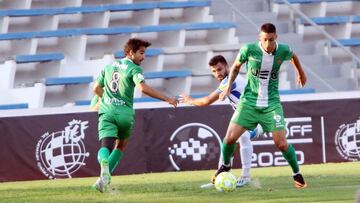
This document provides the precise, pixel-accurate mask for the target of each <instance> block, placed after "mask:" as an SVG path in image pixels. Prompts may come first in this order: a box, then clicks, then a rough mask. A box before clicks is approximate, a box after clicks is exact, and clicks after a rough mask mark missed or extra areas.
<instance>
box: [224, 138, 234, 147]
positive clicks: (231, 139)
mask: <svg viewBox="0 0 360 203" xmlns="http://www.w3.org/2000/svg"><path fill="white" fill-rule="evenodd" d="M235 142H236V139H233V138H232V137H231V136H225V138H224V143H225V144H227V145H230V144H234V143H235Z"/></svg>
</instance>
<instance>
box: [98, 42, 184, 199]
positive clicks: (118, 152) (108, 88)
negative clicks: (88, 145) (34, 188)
mask: <svg viewBox="0 0 360 203" xmlns="http://www.w3.org/2000/svg"><path fill="white" fill-rule="evenodd" d="M150 45H151V44H150V43H149V42H147V41H144V40H141V39H137V38H132V39H129V40H128V41H127V43H126V44H125V46H124V52H125V58H123V59H121V60H119V61H115V62H114V63H112V64H110V65H107V66H106V67H105V68H104V69H103V70H102V71H101V73H100V75H99V76H98V78H97V81H96V83H95V85H94V92H95V94H96V95H97V96H98V98H99V100H100V108H99V125H98V131H99V140H100V142H101V148H100V149H99V151H98V156H97V158H98V161H99V164H100V166H101V172H100V178H99V179H98V180H97V181H96V183H95V184H94V186H93V187H94V188H95V189H97V190H99V191H100V192H104V191H106V189H107V187H108V185H109V184H110V182H111V175H110V173H111V172H113V171H114V169H115V167H116V166H117V165H118V163H119V162H120V160H121V158H122V157H123V155H124V149H125V147H126V145H127V143H128V140H129V137H130V134H131V130H132V127H133V125H134V114H135V112H134V109H133V99H134V88H135V86H136V87H138V88H139V89H140V90H141V91H142V92H143V93H144V94H147V95H149V96H151V97H154V98H157V99H160V100H163V101H166V102H167V103H169V104H170V105H172V106H174V107H176V106H177V103H178V101H177V100H176V98H175V97H174V98H170V97H168V96H166V95H164V94H162V93H160V92H159V91H157V90H155V89H153V88H151V87H150V86H148V85H147V84H146V83H145V79H144V76H143V70H142V68H141V67H140V64H141V62H142V61H143V60H144V59H145V55H144V54H145V50H146V48H147V47H149V46H150Z"/></svg>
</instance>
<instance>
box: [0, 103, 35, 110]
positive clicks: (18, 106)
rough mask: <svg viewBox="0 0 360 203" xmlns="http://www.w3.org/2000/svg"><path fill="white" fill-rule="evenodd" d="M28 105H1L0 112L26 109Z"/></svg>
mask: <svg viewBox="0 0 360 203" xmlns="http://www.w3.org/2000/svg"><path fill="white" fill-rule="evenodd" d="M28 108H29V104H28V103H19V104H1V105H0V110H10V109H28Z"/></svg>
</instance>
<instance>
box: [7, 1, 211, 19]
mask: <svg viewBox="0 0 360 203" xmlns="http://www.w3.org/2000/svg"><path fill="white" fill-rule="evenodd" d="M210 4H211V1H210V0H201V1H185V2H176V1H169V2H145V3H132V4H111V5H98V6H80V7H65V8H40V9H11V10H0V16H10V17H26V16H43V15H60V14H77V13H82V14H85V13H99V12H105V11H139V10H147V9H155V8H160V9H170V8H192V7H205V6H210Z"/></svg>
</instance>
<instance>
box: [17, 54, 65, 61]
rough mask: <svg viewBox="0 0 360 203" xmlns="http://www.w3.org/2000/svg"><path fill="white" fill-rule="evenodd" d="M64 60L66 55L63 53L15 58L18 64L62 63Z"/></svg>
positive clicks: (18, 56)
mask: <svg viewBox="0 0 360 203" xmlns="http://www.w3.org/2000/svg"><path fill="white" fill-rule="evenodd" d="M62 59H64V54H63V53H45V54H31V55H16V57H15V61H16V63H33V62H48V61H61V60H62Z"/></svg>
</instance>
